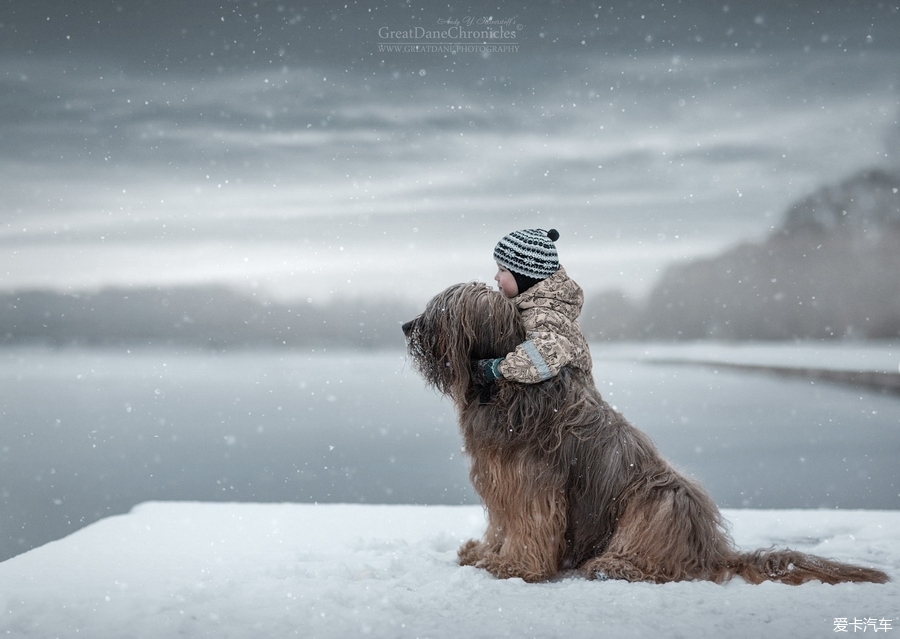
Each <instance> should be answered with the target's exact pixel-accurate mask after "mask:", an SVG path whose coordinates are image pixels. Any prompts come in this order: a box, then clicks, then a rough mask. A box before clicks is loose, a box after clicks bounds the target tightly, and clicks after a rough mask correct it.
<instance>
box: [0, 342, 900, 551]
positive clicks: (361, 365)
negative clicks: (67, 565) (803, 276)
mask: <svg viewBox="0 0 900 639" xmlns="http://www.w3.org/2000/svg"><path fill="white" fill-rule="evenodd" d="M709 349H712V350H711V351H710V350H709ZM812 351H815V352H816V353H819V355H813V354H811V353H812ZM729 353H730V354H731V355H730V357H731V359H735V358H737V359H742V360H743V361H752V362H755V363H759V362H763V363H770V364H771V363H775V364H779V363H781V364H784V363H791V362H793V361H795V360H798V361H802V362H803V365H804V366H805V365H810V363H811V361H812V360H815V361H816V365H822V366H826V365H830V366H831V367H835V366H839V365H840V363H841V362H844V365H845V366H849V367H852V368H854V369H855V368H859V369H861V370H868V369H889V370H890V371H892V372H896V370H897V363H898V362H900V356H898V353H900V351H898V349H897V348H896V345H894V346H893V347H892V346H891V345H868V346H842V347H840V348H839V349H833V350H828V349H826V351H825V352H824V355H823V354H822V352H821V349H818V350H817V349H810V348H806V349H804V348H802V347H798V346H797V345H789V344H786V345H779V346H772V345H768V346H759V347H741V348H740V349H729V348H724V347H714V346H710V345H703V346H698V345H681V346H665V345H662V346H653V347H648V346H643V345H616V346H600V345H597V346H594V360H595V366H594V372H595V378H596V380H597V383H598V386H599V387H600V390H601V392H602V393H603V395H604V396H605V397H606V399H607V400H608V401H609V402H610V403H611V404H613V405H615V406H616V407H617V408H618V409H619V410H620V411H622V412H623V413H624V414H625V415H626V417H628V418H629V419H630V420H631V421H632V422H633V423H634V424H635V425H637V426H638V427H639V428H641V429H643V430H644V431H646V432H647V433H649V434H650V435H651V436H652V437H653V439H654V440H655V441H656V443H657V445H658V446H659V448H660V449H661V451H662V452H663V454H664V455H665V456H666V457H667V458H668V459H670V460H671V461H672V462H673V463H675V464H676V465H677V466H679V467H680V468H682V469H684V470H685V471H686V472H688V473H690V474H693V475H695V476H696V477H698V478H699V479H700V480H701V481H703V482H704V484H705V485H706V486H707V488H708V489H709V490H710V492H711V493H712V495H713V497H714V498H715V499H716V501H717V503H718V504H719V505H720V506H722V507H732V508H820V507H823V508H833V507H838V508H867V509H897V508H900V496H898V493H900V471H898V464H897V458H898V456H900V397H898V396H897V395H887V394H880V393H877V392H873V391H868V390H865V389H859V388H855V387H850V386H842V385H837V384H832V383H826V382H821V381H816V382H812V381H810V380H804V379H787V378H781V377H778V376H773V375H768V374H763V373H748V372H740V371H734V370H717V369H715V368H714V367H708V368H707V367H698V366H692V365H689V364H686V363H682V364H667V365H662V364H659V363H656V361H655V360H656V359H659V358H665V357H669V358H673V359H701V360H702V359H705V358H706V359H711V360H715V361H724V360H727V359H728V358H729ZM691 354H693V355H691ZM738 354H739V355H740V357H737V355H738ZM642 360H646V361H642ZM867 362H868V363H867ZM0 420H2V430H0V503H2V510H0V560H3V559H6V558H8V557H11V556H13V555H15V554H18V553H21V552H24V551H25V550H28V549H30V548H32V547H34V546H36V545H40V544H42V543H45V542H46V541H49V540H52V539H57V538H60V537H62V536H64V535H66V534H68V533H70V532H72V531H74V530H76V529H78V528H81V527H83V526H85V525H87V524H89V523H91V522H93V521H96V520H98V519H100V518H102V517H106V516H109V515H112V514H117V513H123V512H127V511H128V510H130V509H131V507H132V506H134V505H135V504H137V503H140V502H144V501H148V500H167V501H177V500H192V501H241V502H281V501H289V502H348V503H412V504H475V503H477V497H476V496H475V494H474V492H473V491H472V489H471V487H470V486H469V482H468V476H467V467H466V460H465V458H464V456H463V455H462V454H461V452H460V439H459V436H458V434H457V430H456V421H455V415H454V413H453V409H452V406H451V404H450V403H449V402H448V401H445V400H442V399H441V398H440V397H438V396H437V395H436V394H434V393H433V392H432V391H430V390H428V389H426V388H425V386H424V383H423V382H422V381H421V379H420V378H419V377H417V376H416V374H415V373H414V372H413V371H412V370H411V368H410V366H409V365H408V363H407V362H406V357H405V354H404V353H403V352H402V351H400V350H397V351H385V352H370V353H351V352H322V353H305V352H296V351H293V352H276V351H268V352H261V351H252V352H250V351H248V352H235V353H231V354H217V353H212V352H206V351H192V352H184V351H177V350H141V349H134V348H133V349H131V350H130V351H126V350H122V351H112V350H82V349H72V350H61V351H51V350H43V349H30V348H29V349H7V350H3V351H0Z"/></svg>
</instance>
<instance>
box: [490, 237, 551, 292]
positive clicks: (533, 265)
mask: <svg viewBox="0 0 900 639" xmlns="http://www.w3.org/2000/svg"><path fill="white" fill-rule="evenodd" d="M557 239H559V232H558V231H557V230H556V229H550V230H549V231H545V230H543V229H525V230H523V231H513V232H512V233H510V234H509V235H507V236H505V237H504V238H503V239H501V240H500V241H499V242H497V246H496V247H494V260H496V262H497V264H499V265H500V266H502V267H503V268H505V269H507V270H509V271H510V272H511V273H512V274H513V276H514V277H515V278H516V283H517V284H518V286H519V293H524V292H525V291H526V290H528V289H529V288H531V287H532V286H534V285H535V284H536V283H537V282H540V281H541V280H544V279H546V278H548V277H550V276H551V275H553V274H554V273H556V271H557V270H559V257H558V256H557V254H556V247H555V246H554V245H553V243H554V242H555V241H556V240H557Z"/></svg>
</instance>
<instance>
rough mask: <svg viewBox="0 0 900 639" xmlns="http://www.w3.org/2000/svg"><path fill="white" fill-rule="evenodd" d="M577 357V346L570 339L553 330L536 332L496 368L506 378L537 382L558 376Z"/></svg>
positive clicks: (531, 382) (529, 382)
mask: <svg viewBox="0 0 900 639" xmlns="http://www.w3.org/2000/svg"><path fill="white" fill-rule="evenodd" d="M573 359H575V347H574V346H573V345H572V342H571V341H569V339H568V338H566V337H564V336H563V335H560V334H559V333H553V332H550V331H535V332H532V333H529V335H528V339H527V340H526V341H525V342H522V343H521V344H519V345H518V346H517V347H516V350H515V351H513V352H512V353H509V354H508V355H507V356H506V357H504V358H502V359H501V360H500V361H499V362H498V363H497V364H496V366H495V368H496V370H497V372H499V373H500V375H501V376H502V377H503V378H504V379H509V380H513V381H516V382H522V383H523V384H536V383H538V382H543V381H544V380H547V379H550V378H551V377H555V376H556V374H557V373H559V370H560V369H561V368H562V367H563V366H565V365H566V364H568V363H569V362H571V361H572V360H573Z"/></svg>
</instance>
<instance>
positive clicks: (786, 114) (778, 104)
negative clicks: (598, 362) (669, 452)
mask: <svg viewBox="0 0 900 639" xmlns="http://www.w3.org/2000/svg"><path fill="white" fill-rule="evenodd" d="M323 4H324V6H320V5H319V4H317V3H316V4H313V3H310V5H309V7H306V8H302V5H299V4H297V3H287V2H285V3H284V4H279V3H277V2H267V1H259V2H227V1H224V0H219V1H217V2H208V1H205V0H197V1H192V2H183V1H180V0H179V1H175V0H164V1H154V2H149V1H148V2H127V1H124V0H122V1H121V2H106V1H79V2H68V1H66V2H62V1H60V2H46V1H45V2H33V1H28V0H18V1H8V0H4V1H3V2H2V4H0V180H2V193H3V196H2V198H0V288H3V289H6V290H13V289H23V288H35V287H40V288H55V289H59V290H81V289H84V288H98V287H103V286H110V285H135V286H141V285H147V284H150V285H157V284H161V285H171V284H190V283H206V282H224V283H231V284H234V285H236V286H240V287H253V288H256V289H257V290H260V291H262V292H264V293H265V294H271V295H276V296H279V297H301V298H303V297H306V298H312V299H314V300H324V299H327V298H329V297H331V296H333V295H340V296H352V295H372V294H375V295H383V294H395V293H396V294H401V295H404V296H408V297H411V298H413V299H415V300H417V301H423V300H424V299H427V298H428V297H430V295H432V294H433V293H435V292H437V291H439V290H441V289H443V288H444V287H445V286H447V285H449V284H451V283H454V282H458V281H465V280H471V279H480V280H485V281H491V278H492V277H493V272H494V270H493V268H492V267H493V262H492V259H491V252H492V249H493V246H494V244H495V243H496V241H497V240H498V239H499V238H500V237H501V236H502V235H503V234H505V233H507V232H509V231H512V230H514V229H518V228H529V227H544V228H548V227H551V226H553V227H556V228H558V229H559V230H560V235H561V237H560V240H559V241H558V243H557V245H558V249H559V252H560V256H561V259H562V262H563V264H564V265H565V266H566V267H567V269H568V270H569V272H570V274H571V275H573V277H575V278H576V279H577V280H578V281H579V282H580V283H581V284H582V285H583V286H584V288H585V289H586V292H587V293H588V295H590V294H592V293H596V292H600V291H601V290H603V289H606V288H610V287H617V288H621V289H623V290H626V291H627V292H630V293H632V294H635V295H639V294H641V293H643V292H645V291H646V289H647V287H648V286H649V285H651V284H652V283H653V282H654V281H655V279H656V277H657V275H658V272H659V270H660V269H662V268H664V267H665V265H667V264H669V263H672V262H673V261H675V260H681V259H687V258H690V257H696V256H701V255H708V254H711V253H715V252H717V251H720V250H722V249H724V248H726V247H728V246H730V245H732V244H734V243H736V242H739V241H744V240H752V239H758V238H761V237H763V236H764V235H765V234H766V233H767V232H768V231H769V230H770V229H771V228H772V227H773V226H776V225H777V224H779V222H780V220H781V217H782V215H783V213H784V211H785V209H786V208H787V207H788V206H789V205H790V204H791V203H792V202H794V201H796V200H797V199H798V198H800V197H803V196H804V195H806V194H807V193H808V192H810V191H811V190H813V189H815V188H816V187H818V186H820V185H822V184H826V183H830V182H834V181H837V180H840V179H843V178H845V177H847V176H848V175H850V174H852V173H853V172H855V171H858V170H860V169H863V168H867V167H871V166H897V165H898V161H897V158H896V157H895V156H893V155H892V153H896V152H897V151H898V149H897V148H896V145H897V139H898V137H897V131H898V125H897V119H898V114H900V93H898V88H900V87H898V83H900V71H898V70H900V37H898V35H900V8H898V4H900V3H898V2H880V3H876V2H846V3H840V6H839V7H834V6H830V5H834V4H836V3H806V2H803V3H798V4H799V5H800V6H796V7H793V8H784V7H782V4H783V3H781V2H777V3H776V2H772V3H743V2H742V3H739V4H738V3H703V4H702V7H701V6H700V3H677V2H676V3H665V5H662V6H660V5H658V4H656V3H653V4H651V3H640V2H631V3H612V4H607V3H602V8H597V7H596V3H595V4H591V3H582V4H581V5H579V6H578V7H577V8H572V7H571V6H570V4H569V3H567V4H565V5H556V4H554V3H546V2H541V3H535V4H534V5H533V6H532V5H530V4H523V3H519V4H515V5H511V4H504V5H502V6H500V7H496V6H492V8H485V5H483V4H480V3H479V4H478V7H479V8H478V9H477V10H472V9H470V8H468V7H466V6H465V5H458V4H454V3H451V4H450V5H449V6H446V7H444V8H440V9H436V8H432V5H431V4H430V3H425V2H418V3H397V2H391V3H390V4H387V3H384V4H383V5H382V6H379V4H378V3H368V2H359V3H346V4H345V3H343V2H341V3H323ZM329 4H334V8H333V9H332V8H330V6H329ZM298 7H301V8H298ZM454 29H455V30H454ZM485 32H487V33H485ZM438 43H443V44H450V45H465V46H462V47H461V48H458V49H457V51H456V52H454V53H448V52H446V51H445V50H433V49H432V48H430V47H437V45H438ZM409 44H418V45H420V46H419V47H418V49H417V50H416V49H413V48H411V47H408V46H407V47H405V48H404V47H399V48H397V47H396V46H393V45H409ZM483 44H489V45H492V50H486V49H485V47H483V46H478V45H483ZM385 45H392V46H393V50H389V48H388V47H387V46H385ZM421 45H428V46H424V47H423V46H421ZM494 45H496V47H500V48H493V47H494ZM438 48H439V47H438ZM892 136H893V137H892ZM889 140H893V142H889ZM892 144H893V145H894V146H893V148H891V145H892Z"/></svg>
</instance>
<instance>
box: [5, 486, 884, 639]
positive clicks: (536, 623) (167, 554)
mask: <svg viewBox="0 0 900 639" xmlns="http://www.w3.org/2000/svg"><path fill="white" fill-rule="evenodd" d="M724 512H725V515H726V517H727V518H728V519H729V520H730V521H731V522H732V523H733V534H734V537H735V540H736V541H737V543H738V544H739V545H740V546H742V547H744V548H752V547H759V546H770V545H779V546H781V545H789V546H791V547H794V548H797V549H801V550H805V551H809V552H814V553H818V554H822V555H826V556H828V557H832V558H835V559H840V560H844V561H851V562H858V563H862V564H865V565H871V566H874V567H877V568H880V569H884V570H887V571H888V572H889V573H890V574H891V575H892V577H893V578H894V579H895V580H896V579H897V576H898V575H900V541H898V538H897V531H898V530H900V512H894V511H818V510H813V511H803V510H783V511H778V510H769V511H753V510H726V511H724ZM483 527H484V518H483V515H482V511H481V508H480V507H477V506H476V507H473V506H367V505H313V504H213V503H183V502H181V503H179V502H151V503H145V504H142V505H140V506H138V507H136V508H135V509H134V510H133V511H132V512H131V513H130V514H128V515H122V516H117V517H110V518H108V519H104V520H102V521H99V522H97V523H95V524H93V525H91V526H88V527H87V528H85V529H82V530H80V531H78V532H76V533H74V534H72V535H71V536H69V537H67V538H65V539H63V540H61V541H57V542H53V543H50V544H47V545H45V546H43V547H40V548H37V549H35V550H32V551H30V552H28V553H25V554H23V555H20V556H18V557H14V558H12V559H9V560H7V561H6V562H3V563H0V636H10V637H41V638H46V637H57V636H60V637H75V636H81V637H91V638H92V639H102V638H105V637H110V638H112V637H135V638H144V637H146V638H153V639H159V638H165V637H174V636H183V637H253V638H254V639H256V638H258V637H267V638H268V637H291V636H299V637H361V636H373V637H503V636H510V637H597V636H617V637H644V636H662V637H692V638H695V637H707V636H708V637H725V636H727V637H766V636H768V637H776V636H791V637H826V636H833V634H834V632H835V628H836V625H835V623H836V621H835V620H836V619H837V620H841V619H847V620H848V624H850V625H849V626H848V630H849V631H850V632H853V631H854V629H855V628H854V626H853V622H854V620H856V621H857V622H858V623H859V624H862V623H863V621H864V620H865V621H868V620H872V622H871V623H870V624H869V625H868V626H863V625H859V626H858V627H857V628H858V629H856V631H857V632H862V631H863V630H866V629H867V630H868V632H872V631H873V630H874V628H875V627H876V625H877V627H878V628H880V629H881V630H882V631H884V630H885V629H886V628H891V630H890V631H889V632H893V630H894V629H895V626H896V627H900V604H898V602H900V597H898V595H900V584H898V582H897V581H894V582H892V583H890V584H887V585H871V584H863V585H854V584H842V585H838V586H827V585H823V584H819V583H811V584H806V585H804V586H800V587H790V586H784V585H781V584H771V583H767V584H763V585H760V586H751V585H748V584H746V583H744V582H743V581H741V580H735V581H733V582H731V583H729V584H726V585H724V586H720V585H715V584H711V583H701V582H697V583H678V584H667V585H662V586H660V585H652V584H629V583H624V582H589V581H585V580H582V579H579V578H575V577H568V578H564V579H561V580H559V581H556V582H552V583H545V584H537V585H529V584H525V583H524V582H522V581H520V580H508V581H501V580H497V579H494V578H493V577H491V576H489V575H488V574H486V573H485V572H483V571H481V570H478V569H475V568H470V567H460V566H458V565H457V563H456V554H455V552H456V548H457V546H458V545H459V543H460V542H461V541H462V540H463V539H466V538H469V537H473V536H479V535H480V533H481V531H482V530H483Z"/></svg>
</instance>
